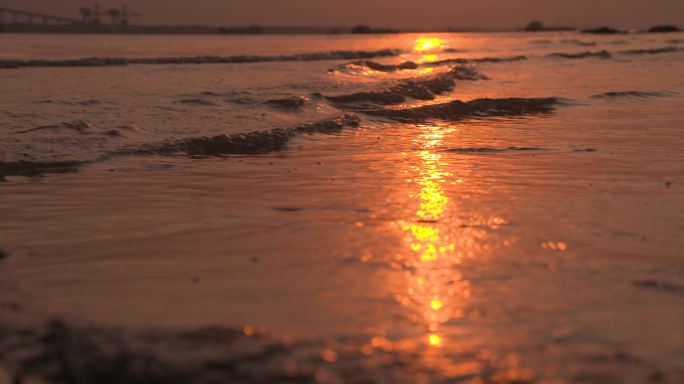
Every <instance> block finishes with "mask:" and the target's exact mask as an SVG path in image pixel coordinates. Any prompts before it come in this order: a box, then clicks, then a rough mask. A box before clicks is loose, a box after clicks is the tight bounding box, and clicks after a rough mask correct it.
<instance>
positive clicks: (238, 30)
mask: <svg viewBox="0 0 684 384" xmlns="http://www.w3.org/2000/svg"><path fill="white" fill-rule="evenodd" d="M217 32H218V33H220V34H227V35H263V34H264V29H263V28H262V27H260V26H258V25H255V24H252V25H250V26H248V27H225V28H219V29H217Z"/></svg>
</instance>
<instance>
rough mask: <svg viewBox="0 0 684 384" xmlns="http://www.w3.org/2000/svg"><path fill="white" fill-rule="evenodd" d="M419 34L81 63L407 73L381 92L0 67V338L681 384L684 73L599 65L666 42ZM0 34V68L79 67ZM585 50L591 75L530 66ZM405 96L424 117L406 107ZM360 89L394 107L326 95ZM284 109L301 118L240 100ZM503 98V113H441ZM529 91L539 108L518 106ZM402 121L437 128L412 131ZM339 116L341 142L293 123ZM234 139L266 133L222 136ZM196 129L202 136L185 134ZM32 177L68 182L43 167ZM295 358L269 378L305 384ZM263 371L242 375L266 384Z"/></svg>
mask: <svg viewBox="0 0 684 384" xmlns="http://www.w3.org/2000/svg"><path fill="white" fill-rule="evenodd" d="M424 37H426V36H414V35H393V36H383V37H365V36H361V37H356V36H355V37H349V36H345V37H328V36H320V37H315V36H310V37H273V38H271V37H259V38H251V37H244V38H242V39H243V40H241V38H235V37H231V38H226V40H222V39H218V38H209V39H207V40H202V44H201V45H199V46H195V48H188V47H187V46H189V45H192V44H190V43H189V42H191V41H197V39H200V37H182V38H178V39H180V40H178V41H180V42H182V43H178V44H175V43H174V39H176V37H149V38H146V39H142V40H140V41H138V40H135V42H133V40H127V39H129V38H128V37H123V36H122V37H111V38H110V39H114V40H115V42H113V43H112V44H114V46H115V47H121V46H124V47H125V46H126V45H127V44H131V45H130V46H129V47H127V48H126V50H122V51H117V50H116V49H113V50H112V51H104V52H106V53H107V55H108V56H111V57H123V56H138V55H139V56H144V57H154V56H156V55H159V56H161V55H169V56H187V57H191V56H195V55H204V54H216V55H220V56H232V55H240V54H249V55H280V54H291V53H305V52H323V51H330V50H331V49H330V47H331V46H334V50H360V51H371V50H377V49H385V48H391V49H400V50H402V51H403V52H405V53H402V54H401V55H400V56H397V57H393V58H374V59H372V60H374V61H377V62H380V63H384V64H399V63H402V62H406V61H413V62H415V63H417V64H418V65H417V68H415V69H398V70H393V71H391V72H382V71H375V70H371V69H369V68H368V67H366V66H365V65H363V63H355V64H351V65H350V64H349V60H347V61H327V60H322V61H311V62H288V61H282V62H268V63H249V64H183V65H127V66H123V67H109V66H107V67H97V68H50V67H44V68H19V69H4V70H1V71H0V78H1V79H2V80H0V81H2V83H3V88H5V89H6V90H7V92H5V93H4V94H3V95H2V96H0V112H2V114H0V124H1V125H0V129H2V133H1V134H0V143H2V147H1V148H0V156H1V159H2V163H0V164H2V165H3V166H4V168H0V170H3V172H4V174H3V175H4V177H5V179H6V180H7V182H5V183H0V194H1V196H2V199H0V212H1V213H2V217H3V220H2V221H1V222H0V247H1V248H2V249H3V250H4V251H5V252H6V253H7V254H8V255H9V257H7V258H6V259H5V260H3V261H0V262H1V263H2V264H0V276H1V281H2V285H3V288H4V292H3V294H2V296H0V297H2V300H3V303H4V304H5V305H4V306H3V308H10V309H3V311H4V312H5V313H6V317H7V318H8V319H11V318H13V317H15V316H20V317H21V318H22V319H23V320H22V321H23V322H26V323H29V324H30V323H32V322H36V321H40V320H41V319H48V318H54V317H59V318H63V319H65V320H66V321H67V322H70V323H74V324H87V325H94V326H97V327H112V326H113V327H121V326H122V327H124V328H123V329H124V330H129V331H130V332H134V331H137V330H140V329H146V330H149V329H154V330H158V329H164V330H165V331H169V332H176V331H178V330H184V329H196V328H200V327H205V326H222V327H227V328H230V329H242V328H243V327H245V326H249V328H246V329H247V330H249V331H246V334H247V335H248V336H249V335H251V334H252V333H253V332H252V331H251V330H252V328H255V329H268V330H269V332H270V334H271V336H270V337H272V338H273V339H274V340H281V339H286V340H294V341H295V342H299V341H302V340H307V341H312V342H313V343H314V347H312V348H313V349H314V350H316V351H318V350H317V349H316V348H319V343H322V344H325V345H326V346H327V347H325V348H327V349H324V350H323V352H322V355H321V356H323V361H322V362H321V361H318V362H317V363H315V364H314V367H317V366H323V367H326V369H328V370H329V371H331V372H332V373H330V374H319V373H320V372H319V371H318V370H316V374H315V375H313V380H315V381H322V382H326V381H329V382H357V381H358V382H361V381H363V380H365V381H366V382H388V383H389V382H421V381H423V382H426V381H427V382H454V381H455V382H472V383H477V382H545V383H551V382H554V383H556V382H561V383H562V382H573V383H574V382H591V383H607V382H621V383H622V382H625V383H643V382H649V381H653V382H657V381H658V380H660V382H672V383H677V382H681V381H682V380H684V367H683V366H682V364H681V361H684V359H683V357H684V356H683V355H684V335H683V334H682V328H681V326H680V324H681V323H682V321H683V320H684V310H683V308H684V307H683V306H682V297H683V296H682V295H683V292H684V263H683V259H682V253H681V249H682V248H683V246H684V240H683V239H682V238H681V236H679V234H680V233H681V232H682V231H683V230H684V222H683V221H682V219H681V218H682V217H684V193H683V192H682V185H684V152H683V151H682V150H681V148H682V147H683V146H684V136H683V135H682V132H681V129H682V127H683V125H684V117H682V115H681V110H682V107H684V101H683V99H682V94H684V83H683V82H682V79H683V78H684V76H682V75H684V66H682V58H684V52H679V51H674V52H669V51H667V52H658V53H651V54H637V55H635V54H625V53H620V52H621V51H623V52H626V51H630V50H632V51H633V50H643V49H653V48H660V47H665V46H670V45H672V44H670V43H668V41H670V40H672V39H673V35H629V36H620V37H618V38H616V37H596V36H585V35H579V34H574V33H563V34H532V35H526V34H509V35H502V34H480V35H468V34H464V35H461V34H453V35H443V36H434V37H432V36H431V38H430V39H425V38H424ZM675 37H677V36H675ZM0 38H2V39H5V41H7V42H9V43H12V44H17V45H18V44H21V45H23V46H25V47H28V48H26V49H25V50H21V49H20V48H16V49H15V51H16V52H20V53H16V54H14V55H13V56H12V57H8V58H16V59H26V58H30V59H35V58H41V59H62V58H65V57H69V58H77V57H87V56H93V55H104V54H103V51H97V50H95V49H94V48H88V46H87V45H86V46H84V47H85V48H84V47H80V48H78V50H77V49H76V48H69V49H65V51H64V53H60V54H50V53H49V51H43V52H42V54H41V51H40V49H38V48H36V46H38V43H39V41H37V40H32V39H36V37H28V36H12V35H5V36H3V35H0ZM27 39H28V40H29V42H27V41H26V40H27ZM54 39H62V41H63V42H64V44H65V45H66V46H67V47H69V46H72V47H75V46H76V42H77V41H79V40H80V39H83V38H81V37H73V38H72V37H54ZM283 39H285V40H286V41H287V42H288V43H287V44H285V45H282V44H279V42H282V40H283ZM616 40H620V42H617V41H616ZM577 41H581V42H584V44H583V45H582V44H578V43H577ZM151 42H154V43H153V44H152V43H151ZM331 42H334V44H333V43H331ZM593 43H596V45H589V44H593ZM70 44H71V45H70ZM147 44H150V45H154V46H155V48H154V50H150V51H147V50H145V47H146V46H147ZM50 46H51V47H52V45H51V44H50ZM281 47H282V48H281ZM292 47H296V49H294V48H292ZM121 49H123V48H121ZM604 49H605V50H608V51H610V52H611V58H608V59H606V58H597V57H594V56H587V57H584V58H562V57H548V55H549V54H551V53H554V52H562V53H578V52H584V51H587V50H591V51H592V52H595V51H601V50H604ZM455 51H458V52H455ZM9 52H12V50H10V51H9ZM111 52H113V53H111ZM67 53H68V54H67ZM519 55H524V56H526V58H527V59H526V60H517V61H505V62H504V61H502V62H487V63H483V62H481V63H467V64H466V65H468V67H469V68H471V69H473V70H475V71H477V73H479V74H481V75H485V76H486V77H487V78H488V79H489V80H483V79H481V80H477V79H475V78H474V79H470V80H466V79H463V78H460V77H458V78H456V79H455V88H454V89H453V90H452V91H443V90H441V88H440V87H441V86H442V85H443V84H442V82H439V84H438V85H439V86H440V87H437V88H435V87H432V86H430V87H432V88H430V87H428V88H430V89H429V92H427V94H426V93H425V92H424V88H422V86H423V85H422V84H423V80H425V79H430V78H431V77H432V76H435V75H436V74H437V75H438V74H443V75H441V76H446V77H447V79H446V83H447V85H448V83H449V81H450V79H451V77H450V76H451V75H449V73H450V72H449V70H450V67H451V66H452V65H454V63H448V64H443V63H442V64H439V65H431V64H430V62H435V61H439V60H445V59H456V58H465V59H473V58H483V57H489V58H506V57H514V56H519ZM329 70H331V71H329ZM406 79H418V80H413V81H412V82H411V83H410V84H411V87H414V86H415V87H417V88H416V89H419V90H420V92H419V93H417V91H416V90H415V89H414V88H410V87H409V89H410V90H411V92H409V94H412V95H416V96H419V95H423V94H425V95H426V97H424V98H423V99H416V98H414V97H407V96H406V94H404V93H406V92H405V89H407V86H406V84H408V83H406V82H405V80H406ZM441 80H444V78H441ZM27 84H30V85H31V86H30V87H27V86H26V85H27ZM397 84H399V85H397ZM397 87H399V88H397ZM438 88H439V89H438ZM447 88H448V87H447ZM383 89H389V90H390V91H391V92H389V93H387V92H385V93H384V95H385V96H387V95H390V96H391V98H392V100H394V99H395V98H396V97H401V98H403V100H402V101H396V102H394V101H393V102H391V103H390V104H391V105H386V104H380V105H379V104H376V103H373V102H372V100H374V97H375V96H373V97H371V98H370V100H371V101H369V97H368V95H367V94H364V95H363V97H360V96H355V97H354V98H352V99H355V100H358V102H351V103H338V102H331V101H330V100H329V99H326V97H325V96H339V95H350V94H354V93H359V92H371V93H372V92H376V93H377V91H378V90H383ZM397 89H400V90H401V92H398V91H397ZM209 92H210V93H209ZM402 92H403V93H402ZM376 93H373V94H374V95H375V94H376ZM319 94H320V95H319ZM397 95H398V96H397ZM428 96H430V97H428ZM291 97H303V98H304V99H303V100H304V103H303V105H302V106H301V107H294V108H281V107H278V106H275V107H274V106H273V105H272V104H264V102H265V101H268V100H272V99H282V98H291ZM510 97H516V98H521V99H515V100H507V101H506V104H502V103H501V102H496V101H491V100H489V101H488V100H485V101H479V102H477V101H476V102H472V103H461V104H459V103H452V101H454V100H461V101H463V102H470V101H472V100H476V99H482V98H492V99H503V98H510ZM549 97H555V98H558V99H554V100H553V102H552V104H549V105H548V106H545V107H544V108H541V109H539V110H535V109H533V108H531V106H532V105H533V104H532V102H531V98H549ZM383 100H385V98H383ZM397 100H398V99H397ZM477 103H479V104H477ZM426 105H436V107H435V108H432V109H427V111H428V112H426V113H427V115H426V114H422V115H421V116H423V117H421V118H420V119H418V118H415V119H414V117H415V116H417V115H416V113H415V111H416V109H415V108H416V107H418V106H426ZM474 105H478V107H477V108H476V107H473V106H474ZM439 108H442V109H440V111H441V110H443V109H444V108H447V109H448V111H449V113H448V114H444V113H441V112H440V113H436V112H435V111H436V110H438V109H439ZM398 109H401V110H405V112H402V114H401V115H399V114H397V112H396V111H395V110H398ZM369 111H370V112H369ZM378 111H380V115H381V116H384V117H378V116H377V115H378V113H379V112H378ZM342 113H354V114H356V115H358V116H359V117H360V124H359V126H355V125H356V124H353V123H352V122H344V123H341V124H340V125H339V126H338V125H334V126H332V127H330V126H322V125H321V124H316V123H315V122H317V121H321V120H323V119H325V118H328V117H330V116H339V115H341V114H342ZM397 116H403V118H402V119H400V120H401V122H399V121H397V119H396V117H397ZM406 116H408V118H407V117H406ZM425 116H427V117H425ZM414 120H415V121H414ZM65 122H66V123H67V124H63V123H65ZM78 122H81V123H78ZM311 122H314V124H311V125H306V126H302V125H301V124H304V123H311ZM124 127H128V128H124ZM292 127H295V128H292ZM296 127H299V128H296ZM302 127H304V128H302ZM36 128H40V129H36ZM112 129H114V130H116V132H117V133H111V132H110V133H107V132H108V131H110V130H112ZM273 129H282V130H284V131H282V130H281V131H277V132H280V133H279V134H274V133H273V132H274V131H269V130H273ZM255 130H266V131H268V132H266V133H264V134H259V135H258V136H254V137H252V136H249V137H248V138H249V140H253V141H250V145H248V146H245V145H244V143H243V141H236V140H238V139H236V137H237V136H235V135H236V134H242V133H247V132H253V131H255ZM283 132H285V133H283ZM290 132H293V133H292V134H290ZM302 132H308V133H304V134H302ZM215 135H228V136H227V138H220V139H212V140H207V139H202V138H210V137H214V136H215ZM231 135H232V136H231ZM243 137H244V136H243ZM198 138H199V139H198ZM280 139H283V141H282V143H281V141H280ZM198 140H199V141H198ZM217 140H218V141H217ZM274 142H275V143H276V144H283V146H282V147H281V146H276V147H274V146H273V145H274ZM188 143H192V144H188ZM217 143H218V144H217ZM169 148H171V150H169ZM271 149H277V150H275V151H272V150H271ZM188 153H189V154H191V155H195V156H189V155H188ZM205 153H208V154H210V155H212V156H198V155H202V154H205ZM216 154H219V155H220V156H213V155H216ZM27 161H30V162H32V163H30V166H31V167H33V168H32V170H31V172H28V171H26V168H27V167H28V166H29V163H26V162H27ZM57 161H61V162H74V164H71V165H70V166H68V167H63V169H59V170H60V171H69V172H68V173H51V172H50V171H53V170H54V169H51V168H49V167H48V168H45V165H46V164H53V163H54V162H57ZM41 167H42V168H41ZM27 174H31V175H35V174H42V176H40V177H25V176H26V175H27ZM12 303H18V304H20V308H18V309H17V308H15V307H16V306H12V305H10V304H12ZM11 308H15V309H14V310H11ZM0 313H2V312H0ZM127 332H128V331H127ZM128 337H130V338H131V340H136V339H135V337H134V336H133V335H129V336H128ZM248 345H249V344H248ZM368 346H370V347H368ZM307 348H308V347H307ZM321 348H323V347H321ZM328 349H333V350H334V351H336V352H335V358H334V359H333V358H331V356H332V355H331V354H330V353H329V352H328ZM189 350H190V351H191V350H192V349H189ZM248 350H250V349H249V347H245V348H244V349H240V348H238V349H237V352H235V351H234V353H237V355H240V353H248V352H245V351H248ZM369 350H370V351H373V350H377V351H382V352H383V353H387V354H389V359H390V360H391V361H393V363H386V362H383V361H384V360H382V359H380V360H378V359H379V357H378V355H377V354H375V355H374V354H372V353H370V352H369ZM241 351H242V352H241ZM300 352H301V351H300V349H298V348H297V347H292V349H291V350H290V349H286V352H285V355H286V356H287V360H286V361H284V362H280V361H277V362H275V363H273V362H271V361H270V360H268V359H267V360H268V362H269V364H268V367H271V365H275V366H278V367H280V366H284V367H286V368H287V367H290V365H288V364H291V363H292V362H293V361H294V362H295V363H297V364H299V366H300V367H306V364H310V362H308V361H309V360H306V358H304V357H302V356H300ZM177 353H178V354H180V355H181V356H185V355H184V353H186V354H188V353H189V352H188V351H184V350H183V349H182V348H179V349H178V351H177ZM315 353H318V352H315ZM377 353H380V352H377ZM405 359H408V360H409V361H410V362H406V361H405ZM8 360H10V361H13V360H12V359H8ZM304 360H306V361H307V362H306V363H305V362H304ZM243 365H244V366H243ZM262 365H263V366H262V368H263V369H266V368H264V367H265V366H266V362H265V361H264V362H263V364H262ZM240 366H243V370H244V369H246V370H248V371H249V368H246V367H251V366H250V365H249V364H248V363H246V362H242V363H240V364H238V367H240ZM10 368H11V366H10ZM356 368H358V369H356ZM361 368H363V369H361ZM269 369H271V368H268V369H266V371H268V372H270V370H269ZM272 369H273V372H280V370H279V369H280V368H272ZM302 369H304V370H306V369H308V368H302ZM312 369H313V368H312ZM286 371H287V372H290V371H289V370H288V369H286ZM351 371H353V372H354V373H353V374H352V373H349V372H351ZM249 374H250V375H252V374H253V372H252V371H249ZM269 375H270V374H266V376H265V377H260V378H259V379H258V380H257V378H255V377H254V376H249V375H248V376H247V377H250V378H251V379H250V380H248V381H250V382H277V379H276V377H279V376H277V374H276V373H273V374H272V375H270V376H269ZM198 377H199V376H198ZM243 379H244V377H243ZM197 380H198V381H197V382H203V381H200V379H199V378H197ZM260 380H261V381H260ZM293 380H294V379H293ZM340 380H341V381H340ZM478 380H479V381H478ZM310 381H311V380H309V381H306V380H304V381H303V382H310Z"/></svg>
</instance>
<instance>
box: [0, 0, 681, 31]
mask: <svg viewBox="0 0 684 384" xmlns="http://www.w3.org/2000/svg"><path fill="white" fill-rule="evenodd" d="M95 2H96V1H94V0H92V1H88V0H59V1H56V0H0V6H4V7H11V8H18V9H25V10H34V11H42V12H48V13H51V14H58V15H62V16H70V17H77V15H78V7H80V6H83V5H92V4H93V3H95ZM97 2H99V4H100V6H101V7H102V8H108V7H113V6H120V5H122V4H123V3H127V4H128V6H129V7H131V8H133V9H134V10H136V11H137V12H140V13H142V14H144V17H142V18H141V19H139V20H138V22H139V23H144V24H208V25H229V24H230V25H245V24H250V23H257V24H262V25H309V26H344V25H354V24H358V23H368V24H371V25H376V26H388V27H396V28H429V27H447V26H451V27H477V28H511V27H518V26H521V25H524V24H526V23H527V22H528V21H530V20H532V19H539V20H542V21H544V22H546V23H547V24H565V25H573V26H578V27H584V26H599V25H604V24H608V25H612V26H616V27H623V28H642V27H647V26H650V25H653V24H658V23H675V24H684V0H477V1H474V0H420V1H416V0H127V1H124V0H99V1H97Z"/></svg>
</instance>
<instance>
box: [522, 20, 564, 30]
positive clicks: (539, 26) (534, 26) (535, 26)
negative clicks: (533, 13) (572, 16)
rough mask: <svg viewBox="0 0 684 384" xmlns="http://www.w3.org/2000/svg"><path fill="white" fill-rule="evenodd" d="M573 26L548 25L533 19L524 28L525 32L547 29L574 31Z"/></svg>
mask: <svg viewBox="0 0 684 384" xmlns="http://www.w3.org/2000/svg"><path fill="white" fill-rule="evenodd" d="M574 30H575V28H573V27H564V26H555V27H547V26H545V25H544V23H542V22H541V21H536V20H535V21H531V22H530V23H529V24H527V27H525V29H523V31H524V32H545V31H554V32H555V31H574Z"/></svg>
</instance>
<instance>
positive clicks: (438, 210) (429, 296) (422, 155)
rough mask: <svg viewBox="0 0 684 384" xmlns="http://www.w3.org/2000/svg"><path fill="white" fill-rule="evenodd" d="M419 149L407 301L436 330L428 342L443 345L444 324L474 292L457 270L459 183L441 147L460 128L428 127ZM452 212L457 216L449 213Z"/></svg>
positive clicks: (408, 229)
mask: <svg viewBox="0 0 684 384" xmlns="http://www.w3.org/2000/svg"><path fill="white" fill-rule="evenodd" d="M420 129H421V130H422V133H421V135H420V136H419V144H420V146H421V149H420V150H419V151H418V152H417V154H416V155H417V157H418V165H416V166H414V167H413V168H412V170H413V171H414V174H415V175H416V177H415V178H413V179H410V180H409V181H410V182H411V183H412V184H414V185H416V186H417V187H418V190H417V191H416V192H412V193H410V197H411V199H412V200H414V201H416V208H415V217H414V218H413V219H412V220H411V221H412V222H410V223H406V224H405V225H404V226H403V229H404V231H405V233H406V235H407V236H406V239H407V242H408V248H409V250H410V252H409V255H410V256H409V257H408V260H406V263H407V264H408V265H409V266H410V267H411V268H410V269H409V270H410V272H408V273H407V280H408V282H409V286H408V297H407V298H406V300H402V302H403V303H404V304H405V305H409V306H412V307H415V309H416V312H417V315H418V318H419V319H420V320H421V322H422V323H424V324H425V325H426V328H427V330H428V331H429V332H430V333H429V335H428V338H427V344H428V345H430V346H433V347H439V346H442V344H443V338H444V336H443V335H442V334H440V332H439V328H440V324H443V323H444V322H446V321H448V320H450V319H451V318H454V317H455V316H458V314H459V313H460V312H461V311H460V308H459V307H460V306H461V305H462V303H463V301H464V300H465V299H466V298H467V297H468V296H469V295H470V292H469V285H468V282H467V281H463V280H462V279H461V277H460V274H459V273H458V270H455V268H454V267H455V266H458V264H459V263H460V258H461V253H460V252H457V251H458V250H457V247H456V243H455V242H454V238H453V236H452V235H451V233H452V229H453V228H450V225H449V224H448V220H446V218H447V214H446V213H447V210H448V209H449V208H453V207H449V205H450V199H449V196H448V194H447V186H448V185H451V184H454V185H456V183H448V182H447V181H448V180H449V179H450V178H451V176H453V175H452V174H451V173H449V172H448V170H447V167H448V166H449V164H448V163H446V162H445V160H444V159H443V156H444V155H443V154H442V153H441V152H440V151H438V150H437V149H438V147H439V146H440V145H441V143H442V141H443V140H444V138H445V137H446V136H447V135H449V134H450V133H452V132H453V131H454V129H452V128H447V127H439V126H422V127H420ZM449 216H451V215H449Z"/></svg>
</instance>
